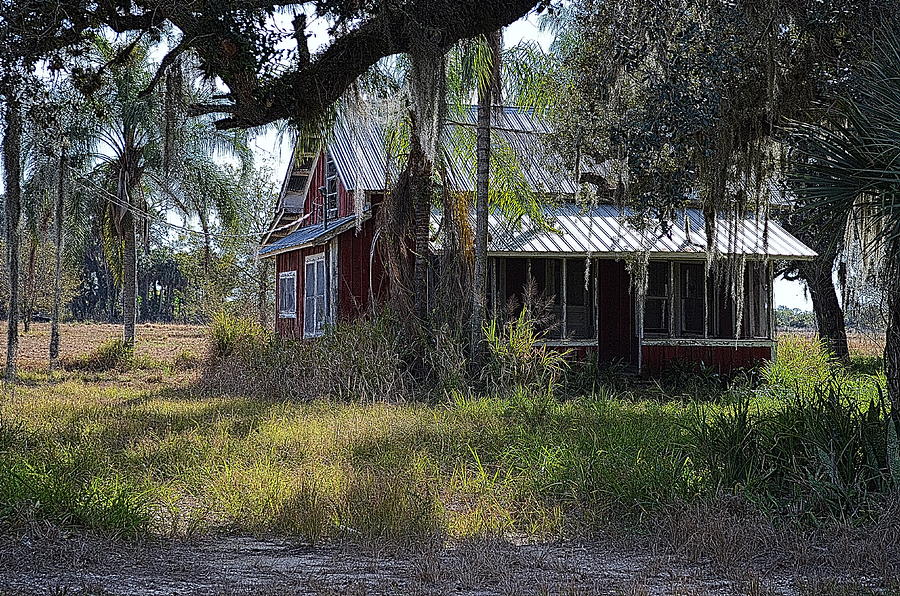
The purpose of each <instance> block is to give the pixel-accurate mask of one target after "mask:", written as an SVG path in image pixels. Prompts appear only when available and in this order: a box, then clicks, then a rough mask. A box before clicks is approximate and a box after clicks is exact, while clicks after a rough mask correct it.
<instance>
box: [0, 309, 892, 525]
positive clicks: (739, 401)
mask: <svg viewBox="0 0 900 596" xmlns="http://www.w3.org/2000/svg"><path fill="white" fill-rule="evenodd" d="M379 325H380V324H379V323H376V322H364V323H360V324H359V326H356V327H354V328H348V329H339V330H338V331H337V332H336V333H334V334H332V335H331V336H329V337H327V338H325V340H324V341H322V342H317V343H316V344H312V345H303V346H294V345H289V344H285V343H281V342H280V341H279V340H274V339H272V338H268V337H266V336H265V335H263V334H260V333H258V332H257V331H256V330H254V329H250V330H249V335H250V336H251V337H252V338H255V339H253V340H252V341H247V340H246V337H247V335H248V333H247V330H246V329H245V330H242V331H241V330H239V332H234V333H232V332H230V331H227V330H226V331H227V332H223V333H222V335H221V337H220V339H219V340H216V341H214V342H213V346H214V347H213V350H214V351H213V360H214V362H213V363H212V364H211V365H210V366H209V367H208V368H207V369H206V370H205V372H204V374H205V375H207V378H206V380H205V382H204V384H203V385H202V387H203V390H202V391H195V388H194V387H193V386H190V385H185V386H182V387H178V388H174V389H171V388H170V389H166V390H161V391H150V390H146V389H135V388H133V387H132V386H127V387H126V386H116V385H107V386H103V385H99V384H96V383H93V382H91V381H90V380H89V379H88V378H87V377H79V376H78V374H76V373H70V376H69V377H68V380H65V381H63V382H57V383H47V382H42V381H38V382H35V383H32V384H30V385H27V386H22V387H19V388H18V389H17V392H16V393H15V395H14V396H12V395H10V396H7V397H6V398H5V400H4V401H3V402H2V405H0V420H2V421H6V422H4V423H3V424H2V425H0V429H2V432H0V475H2V477H3V478H4V479H5V481H4V482H2V483H0V484H2V485H3V488H2V489H0V517H3V518H4V519H6V520H7V523H18V522H21V521H22V520H27V519H29V518H30V517H34V518H47V519H51V520H53V521H55V522H58V523H72V524H78V525H87V526H92V527H98V528H105V529H107V530H111V531H118V532H123V533H127V534H133V533H135V532H143V531H152V532H161V533H169V534H176V535H185V534H192V533H197V532H206V531H211V530H216V529H229V530H232V531H237V532H251V533H257V534H281V535H298V536H303V537H306V538H309V539H313V540H316V539H322V538H329V537H337V536H350V537H366V536H367V537H389V538H391V539H400V540H402V539H407V538H410V537H416V536H422V535H449V536H458V537H460V536H468V535H474V534H497V533H501V534H509V533H516V534H525V535H529V536H559V535H585V534H586V533H592V532H597V531H607V530H608V529H609V528H611V527H624V526H628V527H630V528H631V530H632V531H634V530H637V531H640V528H642V527H644V526H645V525H646V524H647V523H648V522H649V521H650V520H653V519H663V518H665V516H667V515H670V514H671V512H672V511H676V510H680V508H683V507H684V506H685V504H692V503H706V502H709V501H710V500H714V499H717V498H720V497H721V496H722V495H725V494H727V495H731V496H730V497H728V498H731V499H734V498H739V499H741V500H742V501H744V502H746V503H747V506H748V507H750V508H752V509H753V511H755V512H756V513H764V514H766V515H770V516H779V517H782V518H785V519H790V520H794V521H796V522H797V523H802V524H806V523H809V522H812V523H814V524H819V525H821V524H824V523H828V521H829V520H835V521H840V522H841V523H846V522H848V521H850V522H852V523H868V522H867V520H870V519H874V518H876V517H877V516H878V510H879V507H881V503H883V502H886V501H888V500H889V499H890V498H891V497H892V496H893V495H895V494H896V492H895V491H896V490H897V485H896V480H897V475H896V471H895V470H896V468H895V464H896V459H892V457H893V456H892V455H891V454H892V453H893V454H894V456H896V453H897V452H896V448H897V447H896V434H893V435H892V434H891V432H895V431H892V430H891V428H892V427H891V426H890V425H889V421H888V413H887V411H886V407H885V405H884V403H883V402H882V401H879V400H880V393H879V392H880V391H881V390H882V388H883V385H884V379H883V375H877V374H876V375H874V376H870V375H861V374H859V373H858V372H856V371H854V370H853V369H843V368H840V367H836V366H834V365H833V364H831V363H829V362H828V361H827V359H825V358H824V357H822V356H821V353H820V351H819V350H818V349H817V348H816V347H815V346H814V345H810V344H809V343H803V342H802V341H787V342H784V343H783V344H782V345H781V346H780V348H779V358H778V360H777V361H776V362H775V363H773V364H771V365H770V366H769V367H767V368H766V369H765V370H764V371H762V372H761V374H760V375H759V377H760V380H759V381H758V382H737V383H729V384H728V385H727V387H725V386H722V385H718V384H719V383H720V382H721V380H720V379H718V378H715V379H713V380H712V381H711V382H714V383H716V384H717V385H716V386H717V387H719V389H718V391H719V394H718V398H717V399H710V394H711V390H710V389H709V386H708V384H707V383H705V382H698V381H696V380H694V381H692V380H690V379H688V378H686V377H685V382H684V383H681V385H682V387H681V388H680V389H679V391H678V395H677V399H667V398H666V396H665V395H664V394H663V392H664V391H665V388H664V385H662V384H661V385H660V386H658V387H655V388H654V387H651V388H650V390H649V391H647V393H646V394H645V393H644V391H645V390H644V389H641V388H639V387H629V386H626V385H624V384H623V383H622V382H621V379H620V376H619V375H618V374H617V372H616V371H617V369H616V368H615V367H613V368H612V369H610V370H607V371H605V372H604V371H596V370H595V369H590V368H585V370H584V374H590V375H591V378H592V379H593V380H592V381H591V382H587V381H585V380H579V381H578V382H577V383H576V382H573V383H571V384H570V385H569V386H568V387H569V389H568V391H569V392H571V391H574V389H573V388H578V387H581V388H583V389H582V391H589V393H584V394H581V395H578V396H572V395H568V396H567V399H560V397H559V396H560V394H561V393H566V391H557V389H558V387H557V386H556V384H557V379H558V378H559V370H560V369H559V368H555V369H554V370H550V371H547V370H542V369H540V368H539V367H538V368H536V369H529V368H526V367H520V368H516V367H517V366H519V365H518V364H517V363H516V362H515V361H514V359H515V358H516V357H515V356H510V355H509V354H508V353H506V352H503V351H502V350H498V351H497V352H496V353H495V354H494V356H493V357H494V358H497V361H496V362H495V364H494V366H497V367H501V368H498V370H499V371H501V372H502V373H503V374H505V375H507V377H508V378H509V379H512V380H511V381H510V383H508V385H510V387H509V388H508V390H505V391H499V389H498V388H497V387H492V389H493V391H491V392H489V393H487V394H480V393H477V392H475V391H472V390H471V389H469V388H463V389H454V388H453V384H452V383H450V384H449V385H448V387H449V388H447V389H445V392H444V393H442V394H436V395H433V396H431V397H430V398H428V399H423V400H418V401H410V400H408V399H405V397H406V396H408V392H409V391H411V390H412V389H413V387H412V386H410V385H409V383H408V380H407V379H409V378H410V377H409V375H410V371H409V370H407V369H406V368H405V367H407V366H408V365H409V364H408V361H406V360H405V359H404V358H405V352H403V346H400V347H398V343H399V342H400V340H399V339H398V338H397V337H396V336H394V335H392V333H391V332H390V328H389V327H379ZM214 332H215V331H214ZM363 332H365V333H363ZM497 337H498V338H499V337H500V335H498V336H497ZM498 341H499V340H498ZM363 348H365V349H363ZM392 350H393V354H394V355H393V356H390V353H391V351H392ZM341 352H343V354H341ZM385 352H387V353H389V354H388V358H387V359H384V358H379V357H380V356H383V355H384V354H385ZM448 353H449V352H448ZM260 354H261V356H260ZM497 354H501V355H502V356H503V358H510V359H511V360H510V361H509V362H506V361H503V360H501V359H500V358H499V356H498V355H497ZM254 355H256V356H259V360H258V362H257V361H256V360H254ZM235 356H237V358H238V359H237V362H238V363H240V366H235V365H234V363H235V362H236V360H235ZM525 356H526V357H527V358H531V357H533V354H532V353H531V352H528V351H527V350H526V351H525ZM276 358H281V359H283V360H282V361H280V362H281V364H282V365H283V366H284V367H285V370H284V371H283V372H278V373H277V375H274V374H273V375H271V376H270V377H268V378H270V380H269V381H265V383H270V384H264V385H263V386H262V387H254V388H252V391H250V390H248V391H246V392H243V394H242V391H235V390H234V388H235V387H237V388H239V389H241V390H243V389H244V388H247V387H248V383H247V382H246V380H244V381H242V382H240V383H239V382H238V380H236V379H237V377H236V376H235V375H247V374H253V375H257V376H255V377H252V378H254V379H259V378H266V377H265V376H264V375H262V373H263V372H266V371H268V369H265V368H263V367H271V366H272V363H273V362H278V361H276V360H274V359H276ZM391 358H393V359H391ZM447 359H448V360H452V359H450V358H449V357H448V358H447ZM254 362H257V363H256V364H254ZM314 362H319V363H324V362H327V363H328V366H324V365H319V366H317V367H313V363H314ZM548 362H549V364H548V366H553V367H561V366H562V365H561V364H560V363H558V362H556V361H555V360H552V359H551V360H548ZM530 365H533V363H530ZM254 366H256V367H259V369H253V368H249V367H254ZM447 366H448V370H449V369H452V368H453V367H455V366H457V365H456V364H455V363H453V362H450V363H449V364H448V365H447ZM504 366H505V367H506V368H505V369H504V368H502V367H504ZM292 367H299V368H297V369H293V368H292ZM342 367H345V368H342ZM269 372H271V371H269ZM595 373H600V376H597V375H596V374H595ZM209 375H218V376H217V377H215V378H217V379H218V380H219V381H218V382H219V385H214V386H212V387H211V386H210V384H209V383H210V378H209ZM229 375H232V376H229ZM278 375H280V376H278ZM678 376H679V377H682V376H685V375H684V373H683V372H679V373H678ZM310 379H311V380H310ZM523 379H524V380H523ZM597 379H600V380H599V381H598V380H597ZM701 380H702V379H701ZM606 381H610V382H606ZM284 382H287V383H299V384H301V386H300V387H299V388H296V389H295V388H291V387H290V386H288V387H280V385H279V384H280V383H284ZM545 385H546V387H545ZM489 387H490V386H489ZM323 388H328V391H326V392H323V393H320V394H319V396H318V397H316V396H315V394H314V391H322V389H323ZM392 391H396V393H391V392H392ZM260 395H264V396H265V397H267V399H258V396H260ZM297 397H300V398H302V399H297ZM892 449H893V451H892ZM22 478H24V479H25V480H24V481H22V480H21V479H22ZM792 523H793V522H792ZM651 525H652V524H651Z"/></svg>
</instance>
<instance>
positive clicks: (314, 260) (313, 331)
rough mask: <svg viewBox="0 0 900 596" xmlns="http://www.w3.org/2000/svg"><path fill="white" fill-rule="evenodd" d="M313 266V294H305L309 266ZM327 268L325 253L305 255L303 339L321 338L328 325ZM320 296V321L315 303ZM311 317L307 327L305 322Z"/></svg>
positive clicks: (308, 278)
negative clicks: (310, 305) (320, 271)
mask: <svg viewBox="0 0 900 596" xmlns="http://www.w3.org/2000/svg"><path fill="white" fill-rule="evenodd" d="M319 263H321V266H322V277H321V280H322V287H321V288H319V284H318V280H319V279H320V278H319V275H318V271H317V269H318V267H319ZM310 265H312V266H313V273H314V275H313V276H312V283H313V284H314V290H313V294H312V295H311V296H310V295H308V294H307V288H308V287H309V282H310V276H309V274H308V273H309V266H310ZM327 277H328V268H327V267H326V266H325V253H324V252H320V253H316V254H314V255H307V256H306V257H305V258H304V259H303V337H321V336H322V335H324V334H325V325H326V324H327V323H328V279H327ZM320 290H321V291H320ZM320 296H321V298H322V301H323V302H324V305H323V307H322V320H321V321H320V320H319V317H318V309H317V307H316V303H317V301H318V299H319V297H320ZM310 299H312V308H309V300H310ZM309 317H312V325H311V326H309V325H307V321H309V320H310V318H309Z"/></svg>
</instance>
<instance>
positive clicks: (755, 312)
mask: <svg viewBox="0 0 900 596" xmlns="http://www.w3.org/2000/svg"><path fill="white" fill-rule="evenodd" d="M767 279H768V270H767V267H766V265H765V264H764V263H750V264H748V265H747V277H746V278H745V282H744V283H745V287H746V292H747V300H746V301H745V314H744V319H745V321H746V323H745V327H749V329H748V331H749V333H748V336H749V337H769V336H770V333H769V313H770V311H771V308H772V306H771V304H769V282H768V281H767Z"/></svg>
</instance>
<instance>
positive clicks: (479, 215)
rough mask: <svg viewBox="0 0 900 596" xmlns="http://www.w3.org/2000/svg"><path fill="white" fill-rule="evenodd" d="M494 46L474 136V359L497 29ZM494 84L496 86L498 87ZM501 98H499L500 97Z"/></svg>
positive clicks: (481, 317) (483, 275) (475, 355)
mask: <svg viewBox="0 0 900 596" xmlns="http://www.w3.org/2000/svg"><path fill="white" fill-rule="evenodd" d="M485 41H486V42H487V43H488V44H489V45H490V46H491V47H490V49H491V58H492V61H491V62H492V63H491V64H490V65H489V68H490V72H489V73H482V74H483V75H485V76H483V77H480V81H479V85H478V128H477V131H476V139H475V157H476V179H475V272H474V275H473V277H472V314H471V316H472V320H471V324H470V327H471V339H470V345H471V349H472V361H473V363H474V364H478V363H479V362H480V361H481V346H482V341H481V340H482V328H483V327H484V321H485V316H486V312H485V311H486V309H485V302H486V297H487V243H488V195H489V192H490V176H491V111H492V109H493V97H494V93H495V91H496V92H497V95H498V96H499V85H498V83H497V79H499V68H500V44H501V38H500V32H499V31H496V32H494V33H492V34H490V35H489V36H487V38H486V40H485ZM495 87H497V89H496V90H495ZM498 98H499V97H498Z"/></svg>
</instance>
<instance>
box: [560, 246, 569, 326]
mask: <svg viewBox="0 0 900 596" xmlns="http://www.w3.org/2000/svg"><path fill="white" fill-rule="evenodd" d="M566 260H567V259H565V258H563V260H562V296H561V298H562V300H561V301H560V304H562V339H566V335H567V331H568V330H567V329H566V323H567V317H566V294H567V292H566Z"/></svg>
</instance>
